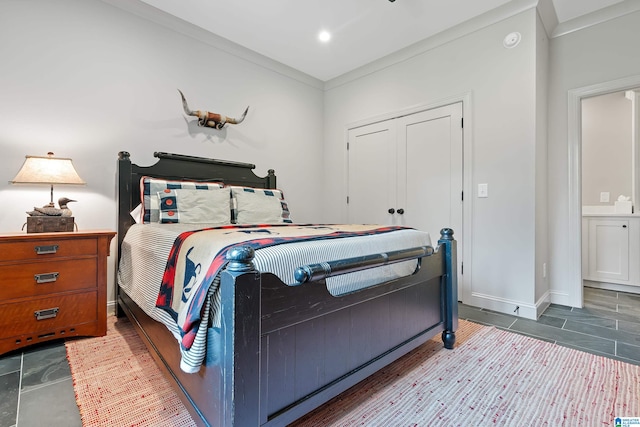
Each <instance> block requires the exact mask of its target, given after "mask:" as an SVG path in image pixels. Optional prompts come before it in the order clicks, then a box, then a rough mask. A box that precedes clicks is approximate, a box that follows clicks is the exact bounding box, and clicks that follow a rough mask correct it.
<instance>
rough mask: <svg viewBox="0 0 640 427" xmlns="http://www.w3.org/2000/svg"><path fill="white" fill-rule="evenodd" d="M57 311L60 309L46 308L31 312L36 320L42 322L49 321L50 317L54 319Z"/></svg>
mask: <svg viewBox="0 0 640 427" xmlns="http://www.w3.org/2000/svg"><path fill="white" fill-rule="evenodd" d="M58 311H60V308H58V307H56V308H47V309H46V310H38V311H35V312H33V315H34V316H36V320H44V319H51V318H52V317H56V316H57V315H58Z"/></svg>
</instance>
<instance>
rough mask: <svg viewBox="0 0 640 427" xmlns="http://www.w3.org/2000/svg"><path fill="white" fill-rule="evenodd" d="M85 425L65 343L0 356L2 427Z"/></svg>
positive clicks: (0, 425)
mask: <svg viewBox="0 0 640 427" xmlns="http://www.w3.org/2000/svg"><path fill="white" fill-rule="evenodd" d="M12 426H16V427H17V426H21V427H41V426H47V427H58V426H59V427H74V426H82V422H81V421H80V413H79V412H78V406H77V405H76V397H75V393H74V391H73V382H72V379H71V371H70V370H69V364H68V362H67V352H66V349H65V347H64V343H63V342H62V341H56V342H53V343H51V344H45V345H38V346H34V347H31V348H29V349H25V351H24V352H14V353H10V354H8V355H5V356H0V427H12Z"/></svg>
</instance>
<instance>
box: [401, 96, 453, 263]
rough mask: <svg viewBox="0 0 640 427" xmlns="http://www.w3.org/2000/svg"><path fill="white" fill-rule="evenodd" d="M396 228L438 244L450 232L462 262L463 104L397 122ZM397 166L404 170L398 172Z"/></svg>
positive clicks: (407, 117)
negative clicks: (415, 232) (422, 233)
mask: <svg viewBox="0 0 640 427" xmlns="http://www.w3.org/2000/svg"><path fill="white" fill-rule="evenodd" d="M397 122H398V123H397V127H398V145H397V147H398V182H397V188H398V207H397V209H396V213H399V212H403V214H402V215H397V219H398V224H401V225H408V226H410V227H415V228H418V229H420V230H425V231H428V232H429V234H430V235H431V238H432V240H433V244H434V245H435V244H436V243H437V240H438V238H439V237H440V230H441V229H442V228H443V227H448V228H452V229H453V231H454V233H455V234H454V237H455V238H456V239H457V240H458V263H459V264H460V263H461V262H462V256H461V254H462V244H461V237H462V104H461V103H457V104H452V105H447V106H445V107H440V108H435V109H432V110H428V111H423V112H421V113H416V114H411V115H409V116H405V117H401V118H399V119H397ZM400 165H404V166H403V167H400Z"/></svg>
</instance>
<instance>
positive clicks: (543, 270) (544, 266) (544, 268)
mask: <svg viewBox="0 0 640 427" xmlns="http://www.w3.org/2000/svg"><path fill="white" fill-rule="evenodd" d="M542 278H543V279H546V278H547V263H546V262H543V263H542Z"/></svg>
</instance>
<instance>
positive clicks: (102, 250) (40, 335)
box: [0, 231, 115, 354]
mask: <svg viewBox="0 0 640 427" xmlns="http://www.w3.org/2000/svg"><path fill="white" fill-rule="evenodd" d="M114 235H115V233H114V232H112V231H84V232H63V233H31V234H25V233H15V234H0V354H3V353H6V352H8V351H11V350H15V349H18V348H21V347H24V346H28V345H31V344H35V343H39V342H43V341H48V340H52V339H59V338H65V337H73V336H80V335H92V336H102V335H105V334H106V332H107V256H109V244H110V242H111V239H112V238H113V236H114Z"/></svg>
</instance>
